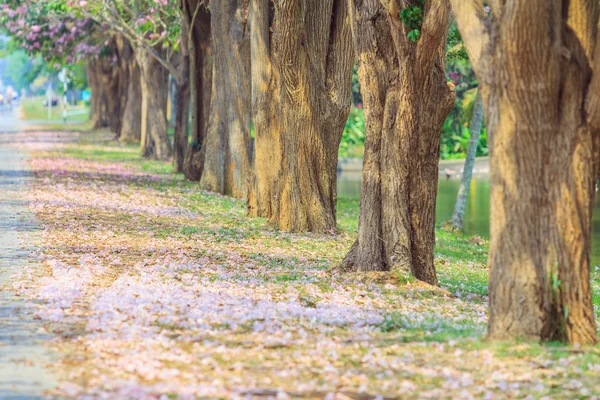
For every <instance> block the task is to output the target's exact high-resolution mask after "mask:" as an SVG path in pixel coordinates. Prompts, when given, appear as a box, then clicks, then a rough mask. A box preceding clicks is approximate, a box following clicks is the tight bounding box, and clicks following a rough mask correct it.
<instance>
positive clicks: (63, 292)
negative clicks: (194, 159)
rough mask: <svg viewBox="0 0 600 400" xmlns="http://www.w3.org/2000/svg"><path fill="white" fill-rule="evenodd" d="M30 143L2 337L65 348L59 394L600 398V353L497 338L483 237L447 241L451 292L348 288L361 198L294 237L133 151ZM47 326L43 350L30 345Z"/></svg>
mask: <svg viewBox="0 0 600 400" xmlns="http://www.w3.org/2000/svg"><path fill="white" fill-rule="evenodd" d="M31 135H32V136H30V137H29V138H28V139H27V140H22V141H19V143H17V144H16V145H15V147H17V148H20V149H28V151H29V154H30V157H29V159H28V160H27V165H28V166H29V168H30V169H31V174H32V175H31V176H29V175H28V173H27V172H24V171H27V169H26V168H25V166H24V164H23V163H24V162H25V160H24V159H22V158H21V156H20V155H19V153H17V152H15V151H12V152H11V154H8V153H7V154H4V153H3V154H2V156H3V157H5V156H6V157H7V159H10V160H13V161H11V163H14V165H13V166H12V167H10V168H9V169H10V170H12V171H13V172H12V173H7V174H6V178H5V179H4V180H3V181H1V182H3V183H6V184H3V185H2V188H1V189H0V191H1V192H2V197H1V198H2V200H3V201H2V204H3V208H2V215H1V218H2V221H3V222H2V223H3V224H4V225H6V227H5V229H3V231H4V232H5V233H4V235H5V236H4V237H5V239H4V241H3V243H5V244H4V247H3V250H5V254H6V255H7V256H4V258H5V259H7V260H10V259H11V257H12V256H10V254H11V252H10V251H8V250H10V248H12V249H15V247H14V243H18V242H17V241H16V240H18V238H21V240H27V242H24V243H25V244H23V243H19V244H18V245H17V246H18V251H17V252H16V253H15V256H14V257H12V258H15V259H18V260H20V261H19V263H18V264H15V263H13V262H11V266H13V267H15V268H17V269H18V274H17V275H16V279H13V280H11V281H10V282H9V285H8V286H9V288H10V289H11V290H12V293H10V292H6V291H5V292H3V293H4V296H6V297H4V298H3V300H2V301H3V304H4V305H6V306H9V305H10V306H9V308H8V309H7V311H6V317H8V320H7V321H4V322H2V324H3V326H2V327H1V328H0V329H1V330H0V331H1V332H7V331H10V332H13V331H15V329H11V327H10V326H11V325H10V323H12V322H15V323H18V324H19V325H18V326H19V327H21V328H23V329H25V328H28V329H29V331H28V332H29V334H28V335H29V336H28V335H26V336H25V337H23V339H19V340H17V342H18V343H19V345H20V346H30V347H32V348H36V349H38V351H40V352H42V351H45V350H44V348H51V349H53V351H54V354H55V357H56V362H53V363H52V364H53V368H52V371H55V372H56V373H57V376H58V382H57V383H58V384H57V386H56V388H55V389H54V390H53V391H52V393H53V396H54V397H55V398H58V399H81V400H91V399H148V400H159V399H170V398H178V399H196V398H265V397H266V398H290V397H301V398H332V399H333V398H337V399H345V398H353V399H371V398H398V399H405V398H407V399H413V398H414V399H417V398H419V399H420V398H435V399H445V398H448V399H449V398H452V399H455V398H456V399H461V398H463V399H472V398H490V399H504V398H508V397H511V398H544V396H546V397H547V398H552V399H554V398H575V397H582V398H596V399H597V397H593V396H598V395H600V387H599V386H598V375H599V374H600V349H599V348H583V349H579V348H577V349H567V348H563V347H561V346H541V345H539V344H536V343H486V342H484V341H483V340H482V339H483V335H484V334H485V326H486V322H487V315H486V303H487V270H486V258H487V245H486V243H485V241H483V240H481V239H477V238H476V239H475V240H474V239H473V238H467V237H462V236H456V235H455V234H452V233H449V232H445V231H443V230H438V231H437V240H436V242H437V246H436V268H437V270H438V274H439V280H440V284H441V286H442V288H441V289H440V288H432V287H428V286H424V285H421V284H419V283H418V282H415V281H414V280H413V279H412V278H411V277H410V276H395V275H389V274H388V275H385V274H384V275H378V274H374V275H369V274H366V275H352V276H339V275H335V274H331V273H329V272H328V270H329V269H330V268H331V267H333V266H335V265H336V263H338V262H339V261H340V260H341V259H342V257H343V256H344V254H345V253H346V252H347V250H348V248H349V247H350V245H351V244H352V242H353V240H354V238H355V234H356V233H355V232H356V228H357V227H356V221H357V218H358V202H355V201H347V200H340V201H339V204H338V223H339V226H340V228H341V229H340V232H338V233H336V234H331V235H312V234H290V233H285V232H280V231H277V230H275V229H273V228H272V227H270V226H269V225H268V224H267V223H266V221H264V220H262V219H256V218H249V217H248V216H247V215H246V209H245V205H244V203H243V202H241V201H238V200H235V199H231V198H228V197H224V196H219V195H216V194H212V193H203V192H200V191H199V190H198V187H197V184H196V183H193V182H185V181H183V180H182V179H181V178H180V177H178V176H173V175H171V174H170V173H169V171H170V165H168V164H166V163H159V162H155V161H148V160H141V159H140V157H139V155H138V149H137V148H136V147H135V146H123V145H120V144H117V143H114V142H111V141H110V140H107V138H106V137H104V136H101V135H98V134H82V135H81V139H80V141H79V143H70V144H65V143H62V144H61V143H57V141H59V139H60V138H59V134H50V135H47V136H45V137H44V138H40V137H39V136H36V135H35V134H31ZM60 140H64V138H62V139H60ZM13 141H14V140H13ZM0 143H2V138H1V137H0ZM3 165H5V164H3ZM3 169H6V168H3ZM14 171H21V172H14ZM11 174H12V177H11ZM27 180H31V181H30V182H27V185H24V183H26V181H27ZM15 182H19V183H18V184H17V183H15ZM4 186H7V187H9V188H11V190H7V189H6V188H5V187H4ZM14 189H19V190H16V192H17V193H18V194H19V195H20V197H21V198H22V199H23V200H25V201H26V205H27V207H25V203H23V202H20V201H17V202H15V201H13V200H14V199H18V198H19V197H17V196H16V195H15V194H13V193H12V192H14V191H15V190H14ZM23 189H26V190H23ZM33 215H34V216H35V218H33V217H32V216H33ZM16 221H23V222H21V223H20V225H19V224H17V222H16ZM35 221H38V222H35ZM38 224H39V225H38ZM13 226H17V229H15V230H13V229H12V227H13ZM38 226H39V227H40V228H41V229H42V230H41V231H39V230H37V227H38ZM19 227H20V228H19ZM10 235H13V236H10ZM38 240H39V243H38ZM27 246H28V247H29V248H24V249H21V247H27ZM32 246H33V247H32ZM38 246H39V247H38ZM36 248H39V250H40V251H35V249H36ZM32 250H34V251H32ZM598 278H599V276H598V273H596V272H595V273H594V277H593V279H594V280H593V285H594V291H595V292H598V291H599V279H598ZM15 296H18V297H21V296H22V297H23V298H26V299H27V301H22V300H17V301H16V302H15V301H14V298H15ZM29 303H31V305H32V307H34V308H35V317H36V318H38V319H39V320H40V321H41V322H40V323H37V324H36V323H35V322H33V328H29V327H30V325H28V323H27V324H26V323H25V322H24V321H27V319H26V320H22V319H20V318H19V317H20V316H22V315H23V314H22V312H21V311H17V309H18V310H22V309H23V307H25V306H26V305H27V304H29ZM15 304H16V305H18V307H13V305H15ZM29 315H30V314H29ZM45 330H47V331H48V332H50V333H51V335H52V337H48V336H45V337H43V339H44V340H43V341H44V343H45V345H46V347H44V348H41V347H39V346H38V345H37V342H35V341H34V340H29V339H32V336H31V335H33V334H32V332H33V333H35V334H38V332H41V333H40V334H42V333H44V331H45ZM14 343H15V342H14V341H13V342H12V344H11V345H10V346H8V347H7V346H2V347H0V352H1V351H8V350H3V349H2V348H3V347H5V348H7V349H13V350H14V349H18V347H15V344H14ZM17 353H19V354H21V352H20V351H17ZM22 354H25V353H24V352H23V353H22ZM7 359H8V358H7ZM3 362H4V363H6V361H3V360H2V359H0V363H3ZM23 364H24V365H25V366H26V367H29V363H28V362H25V363H23ZM2 365H3V366H4V367H7V366H6V364H2ZM0 373H2V371H1V370H0ZM0 381H1V378H0ZM32 382H33V381H32ZM38 393H39V391H38ZM528 396H529V397H528ZM0 398H3V397H2V395H1V394H0ZM9 398H10V397H9Z"/></svg>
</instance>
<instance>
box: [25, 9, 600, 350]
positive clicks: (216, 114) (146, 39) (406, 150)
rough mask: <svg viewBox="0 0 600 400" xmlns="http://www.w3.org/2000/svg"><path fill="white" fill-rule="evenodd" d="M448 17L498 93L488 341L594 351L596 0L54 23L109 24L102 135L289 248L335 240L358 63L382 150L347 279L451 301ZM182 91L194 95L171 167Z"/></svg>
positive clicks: (120, 14) (598, 116) (203, 13)
mask: <svg viewBox="0 0 600 400" xmlns="http://www.w3.org/2000/svg"><path fill="white" fill-rule="evenodd" d="M450 3H452V7H453V11H454V16H455V17H456V21H457V23H458V27H459V29H460V31H461V33H462V37H463V38H464V44H465V46H466V49H467V52H468V54H469V56H470V59H471V61H472V63H473V66H474V70H475V73H476V74H477V76H478V78H479V81H480V82H481V99H482V103H483V109H484V113H485V117H486V121H487V127H488V132H489V141H490V150H491V170H492V173H491V192H492V194H491V207H492V215H491V221H492V228H491V248H490V268H491V275H490V289H489V290H490V322H489V324H490V325H489V335H490V336H491V337H493V338H507V337H520V336H525V337H533V338H537V339H543V340H550V339H558V340H565V341H570V342H572V343H594V342H596V341H597V336H596V323H595V317H594V310H593V306H592V300H591V290H590V241H591V213H592V204H593V199H594V185H595V182H596V178H597V177H598V174H599V172H600V165H599V162H600V161H599V160H600V155H599V151H600V135H599V129H600V113H599V110H598V101H599V99H598V96H599V93H600V87H599V85H600V73H599V72H598V69H599V68H600V43H599V41H600V39H599V38H598V35H600V31H599V30H598V22H599V16H600V10H599V5H598V2H597V1H593V0H571V1H568V2H565V1H561V0H502V1H500V0H490V1H488V2H487V4H488V5H489V7H488V6H486V5H484V3H483V1H482V0H452V1H450V0H412V1H406V0H304V1H295V0H277V1H273V0H218V1H217V0H210V2H209V1H208V0H205V1H200V0H181V1H178V2H173V1H172V0H121V1H115V0H89V1H69V0H51V1H49V2H44V3H43V6H40V2H38V7H45V10H46V11H47V10H48V8H52V11H53V12H54V13H55V14H57V15H59V18H58V19H60V18H62V17H61V13H62V15H69V16H70V18H73V19H75V20H76V19H84V20H87V21H93V22H94V26H93V28H90V30H89V31H90V32H91V31H92V30H93V32H94V34H93V35H91V36H89V37H88V38H86V39H85V40H90V39H89V38H90V37H94V38H96V39H95V40H96V41H97V42H101V43H104V44H105V46H104V47H103V50H102V51H103V52H104V53H105V54H103V56H101V57H93V59H91V60H90V61H89V62H88V73H89V77H90V84H91V86H92V88H93V91H94V104H93V115H94V118H97V119H98V121H99V124H109V125H110V126H111V128H112V129H113V130H114V131H115V132H118V135H119V137H120V138H121V139H122V140H127V141H131V140H138V139H139V140H140V142H141V148H142V151H143V154H144V155H145V156H149V157H155V158H159V159H166V158H168V157H170V156H171V154H173V160H174V168H175V170H176V171H183V172H184V174H185V175H186V177H188V178H189V179H192V180H198V181H199V182H200V187H201V188H202V189H205V190H210V191H215V192H219V193H223V194H227V195H231V196H234V197H238V198H247V200H248V209H249V213H250V214H251V215H254V216H261V217H265V218H268V219H269V221H270V222H271V223H273V224H274V225H276V226H278V227H279V228H281V229H284V230H289V231H313V232H329V231H332V230H334V229H336V214H335V208H336V200H337V198H336V169H337V154H338V147H339V144H340V139H341V135H342V131H343V127H344V124H345V122H346V119H347V116H348V112H349V109H350V105H351V101H352V93H351V75H352V67H353V65H354V63H356V64H357V66H358V76H359V81H360V84H361V88H362V98H363V104H364V110H365V126H366V132H367V134H366V144H365V158H364V170H363V179H362V197H361V209H360V217H359V218H360V219H359V230H358V238H357V240H356V242H355V243H354V245H353V246H352V248H351V249H350V251H349V253H348V255H347V256H346V258H345V259H344V260H343V262H342V264H341V266H340V270H341V271H394V270H396V269H399V268H402V269H404V268H410V270H411V271H412V273H413V275H414V276H415V277H416V278H418V279H420V280H423V281H425V282H428V283H430V284H434V285H435V284H437V277H436V271H435V267H434V256H433V250H434V244H435V203H436V190H437V180H438V160H439V155H440V130H441V128H442V125H443V123H444V121H445V119H446V117H447V115H448V113H449V112H450V110H451V109H452V105H453V102H454V98H455V91H454V86H453V84H452V83H450V82H448V80H447V78H446V71H445V60H446V43H447V33H448V28H449V26H450V24H451V21H452V13H451V4H450ZM48 15H49V14H48V13H47V12H46V13H45V14H44V16H45V18H48V17H47V16H48ZM13 17H14V16H13ZM16 18H17V19H18V18H19V17H18V16H17V17H16ZM97 38H100V39H99V40H98V39H97ZM107 49H108V50H107ZM169 74H170V75H171V77H172V79H173V80H174V81H175V82H176V86H177V96H176V98H177V101H176V103H177V112H176V115H177V117H176V119H177V122H176V125H175V126H176V129H175V138H174V149H172V148H171V145H170V141H169V138H168V135H167V116H166V101H167V100H166V98H167V92H168V86H167V85H168V84H167V81H168V75H169ZM140 100H141V102H140ZM188 110H189V112H190V113H191V138H189V137H188V129H189V127H188ZM252 129H253V130H254V137H255V141H254V150H253V151H252V147H251V131H252ZM138 132H139V134H138Z"/></svg>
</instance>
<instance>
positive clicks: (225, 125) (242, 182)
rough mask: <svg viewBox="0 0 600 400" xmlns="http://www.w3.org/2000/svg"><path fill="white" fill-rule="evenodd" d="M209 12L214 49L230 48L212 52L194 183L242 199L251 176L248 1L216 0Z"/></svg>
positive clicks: (244, 197)
mask: <svg viewBox="0 0 600 400" xmlns="http://www.w3.org/2000/svg"><path fill="white" fill-rule="evenodd" d="M210 11H211V28H212V42H213V44H214V46H215V48H227V47H228V46H229V48H231V49H232V50H231V51H218V52H215V54H214V60H213V65H214V67H213V88H212V97H211V113H210V117H209V122H208V130H207V133H206V140H205V141H204V149H203V152H204V154H205V156H204V168H203V170H202V177H201V179H200V188H201V189H203V190H207V191H212V192H217V193H222V194H226V195H230V196H232V197H237V198H243V199H246V197H247V196H248V189H249V184H250V175H251V170H250V99H249V95H250V80H249V76H248V75H249V72H250V42H249V35H248V34H247V20H246V18H245V17H244V16H245V15H247V13H248V0H222V1H219V2H218V3H215V4H213V5H211V9H210Z"/></svg>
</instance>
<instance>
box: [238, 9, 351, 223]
mask: <svg viewBox="0 0 600 400" xmlns="http://www.w3.org/2000/svg"><path fill="white" fill-rule="evenodd" d="M250 13H251V22H250V30H251V52H252V60H253V62H252V118H253V123H254V129H255V131H256V138H255V152H254V154H255V158H254V170H255V178H254V183H253V187H252V191H251V194H250V197H249V211H250V214H251V215H255V216H262V217H266V218H268V219H269V220H270V222H271V223H273V224H275V225H277V226H278V227H279V228H281V229H285V230H290V231H314V232H329V231H331V230H332V229H336V217H335V206H336V200H337V194H336V175H337V159H338V147H339V144H340V139H341V137H342V132H343V130H344V125H345V124H346V120H347V118H348V112H349V110H350V104H351V101H352V93H351V78H352V64H353V62H352V61H353V57H352V39H351V33H350V24H349V19H348V14H347V4H346V1H344V0H308V1H303V2H295V1H283V2H277V4H276V6H273V5H272V4H270V2H269V1H268V0H252V1H251V11H250ZM270 14H271V15H270Z"/></svg>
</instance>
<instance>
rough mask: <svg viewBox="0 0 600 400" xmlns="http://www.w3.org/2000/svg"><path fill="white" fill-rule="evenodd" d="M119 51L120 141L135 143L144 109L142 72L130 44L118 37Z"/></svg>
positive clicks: (137, 139) (138, 135) (137, 138)
mask: <svg viewBox="0 0 600 400" xmlns="http://www.w3.org/2000/svg"><path fill="white" fill-rule="evenodd" d="M117 48H118V51H119V63H120V64H119V65H120V67H119V68H120V70H121V77H120V82H121V83H122V84H121V85H120V86H119V90H120V92H121V114H122V117H121V131H120V132H119V135H118V136H119V140H120V141H121V142H124V143H133V142H138V141H139V140H140V134H141V123H142V107H141V98H142V93H141V87H140V70H139V68H138V66H137V61H136V60H135V54H134V52H133V49H132V48H131V46H130V44H129V43H128V42H127V41H126V39H125V38H124V37H123V36H119V37H117Z"/></svg>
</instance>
